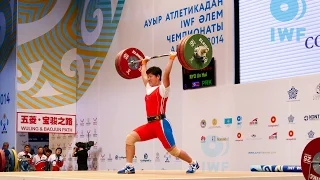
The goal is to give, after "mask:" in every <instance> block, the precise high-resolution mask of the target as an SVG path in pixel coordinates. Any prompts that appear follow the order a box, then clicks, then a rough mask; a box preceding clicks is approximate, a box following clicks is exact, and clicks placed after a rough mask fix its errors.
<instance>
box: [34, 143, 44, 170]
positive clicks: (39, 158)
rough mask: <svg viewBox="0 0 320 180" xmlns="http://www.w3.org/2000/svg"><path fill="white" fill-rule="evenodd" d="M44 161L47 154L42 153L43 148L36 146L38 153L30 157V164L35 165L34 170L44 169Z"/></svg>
mask: <svg viewBox="0 0 320 180" xmlns="http://www.w3.org/2000/svg"><path fill="white" fill-rule="evenodd" d="M46 162H47V156H46V155H44V154H43V148H42V147H38V154H37V155H35V156H33V158H32V164H33V165H34V166H35V169H36V171H44V170H45V166H46Z"/></svg>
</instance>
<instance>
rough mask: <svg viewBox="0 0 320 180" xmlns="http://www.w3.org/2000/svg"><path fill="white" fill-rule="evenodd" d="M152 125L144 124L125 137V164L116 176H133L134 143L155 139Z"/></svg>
mask: <svg viewBox="0 0 320 180" xmlns="http://www.w3.org/2000/svg"><path fill="white" fill-rule="evenodd" d="M155 137H156V135H155V133H154V132H153V128H152V125H150V124H145V125H142V126H140V127H138V128H136V129H135V130H133V131H132V132H131V133H130V134H128V135H127V137H126V160H127V164H126V166H125V167H124V168H122V169H120V170H119V171H118V174H134V173H135V168H134V166H133V164H132V162H133V157H134V155H135V143H136V142H140V141H147V140H150V139H153V138H155Z"/></svg>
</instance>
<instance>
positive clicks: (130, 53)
mask: <svg viewBox="0 0 320 180" xmlns="http://www.w3.org/2000/svg"><path fill="white" fill-rule="evenodd" d="M144 57H145V56H144V54H143V53H142V52H141V51H140V50H139V49H137V48H128V49H125V50H124V51H123V52H122V53H121V55H120V57H119V58H118V59H119V65H120V66H119V69H120V71H121V72H122V73H123V74H125V75H126V77H128V78H129V79H134V78H138V77H140V76H141V72H140V69H141V62H139V63H135V64H133V65H130V66H129V64H128V63H129V62H131V61H138V60H140V58H142V59H143V58H144Z"/></svg>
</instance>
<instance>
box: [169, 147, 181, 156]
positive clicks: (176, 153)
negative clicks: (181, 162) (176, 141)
mask: <svg viewBox="0 0 320 180" xmlns="http://www.w3.org/2000/svg"><path fill="white" fill-rule="evenodd" d="M169 153H170V154H171V155H172V156H174V157H178V156H179V155H180V153H181V149H179V148H177V147H176V146H175V147H174V148H173V149H171V150H170V151H169Z"/></svg>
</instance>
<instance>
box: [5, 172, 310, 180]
mask: <svg viewBox="0 0 320 180" xmlns="http://www.w3.org/2000/svg"><path fill="white" fill-rule="evenodd" d="M0 179H1V180H2V179H3V180H151V179H156V180H169V179H170V180H173V179H177V180H191V179H193V180H203V179H206V180H211V179H212V180H216V179H223V180H235V179H237V180H241V179H248V180H304V177H303V175H302V173H274V172H270V173H267V172H266V173H264V172H202V171H199V172H197V173H195V174H186V173H185V172H184V171H169V170H159V171H137V172H136V174H117V173H116V172H115V171H81V172H80V171H61V172H8V173H0Z"/></svg>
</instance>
